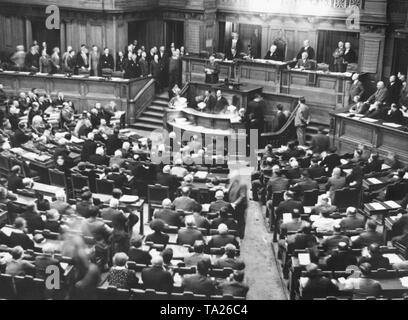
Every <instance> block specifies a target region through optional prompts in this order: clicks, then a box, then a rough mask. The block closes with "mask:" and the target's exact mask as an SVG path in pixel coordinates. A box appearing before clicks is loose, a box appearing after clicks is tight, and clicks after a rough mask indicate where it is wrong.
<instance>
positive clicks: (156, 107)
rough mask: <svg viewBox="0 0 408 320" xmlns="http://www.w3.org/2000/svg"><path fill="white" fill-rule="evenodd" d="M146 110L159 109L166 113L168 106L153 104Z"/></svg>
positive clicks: (158, 110)
mask: <svg viewBox="0 0 408 320" xmlns="http://www.w3.org/2000/svg"><path fill="white" fill-rule="evenodd" d="M146 110H148V111H157V112H160V113H164V111H165V110H166V108H164V107H162V106H157V105H151V106H150V107H148V108H147V109H146Z"/></svg>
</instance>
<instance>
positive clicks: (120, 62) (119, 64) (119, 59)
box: [116, 51, 127, 72]
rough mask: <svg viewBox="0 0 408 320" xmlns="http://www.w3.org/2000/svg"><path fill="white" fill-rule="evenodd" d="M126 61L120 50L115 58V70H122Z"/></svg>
mask: <svg viewBox="0 0 408 320" xmlns="http://www.w3.org/2000/svg"><path fill="white" fill-rule="evenodd" d="M126 62H127V57H125V55H124V54H123V52H122V51H119V52H118V55H117V58H116V71H120V72H124V71H125V66H126Z"/></svg>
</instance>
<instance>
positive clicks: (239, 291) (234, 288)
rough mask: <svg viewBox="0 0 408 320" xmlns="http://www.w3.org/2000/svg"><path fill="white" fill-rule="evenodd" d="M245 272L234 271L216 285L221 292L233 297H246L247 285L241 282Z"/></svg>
mask: <svg viewBox="0 0 408 320" xmlns="http://www.w3.org/2000/svg"><path fill="white" fill-rule="evenodd" d="M244 277H245V273H244V272H243V271H234V273H232V274H231V275H230V277H229V278H228V279H227V280H225V281H223V282H221V283H220V285H219V286H218V287H219V288H220V290H221V292H222V294H230V295H232V296H233V297H246V295H247V293H248V290H249V287H248V286H247V285H245V284H244V283H243V281H244Z"/></svg>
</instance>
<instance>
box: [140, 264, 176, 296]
mask: <svg viewBox="0 0 408 320" xmlns="http://www.w3.org/2000/svg"><path fill="white" fill-rule="evenodd" d="M142 281H143V285H144V287H145V288H148V289H154V290H156V291H160V292H169V293H170V292H171V291H172V290H173V284H174V280H173V277H172V275H171V273H170V272H168V271H165V270H164V268H163V258H162V257H160V256H158V257H154V258H153V259H152V267H150V268H144V269H143V270H142Z"/></svg>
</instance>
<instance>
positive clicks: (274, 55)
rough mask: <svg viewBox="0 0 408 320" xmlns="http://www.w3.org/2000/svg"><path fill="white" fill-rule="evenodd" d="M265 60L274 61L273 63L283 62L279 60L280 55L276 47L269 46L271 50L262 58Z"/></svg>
mask: <svg viewBox="0 0 408 320" xmlns="http://www.w3.org/2000/svg"><path fill="white" fill-rule="evenodd" d="M264 59H265V60H274V61H283V59H282V58H281V55H280V54H279V52H278V47H277V46H276V45H274V44H273V45H271V48H270V49H269V51H268V52H267V53H266V56H265V58H264Z"/></svg>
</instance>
